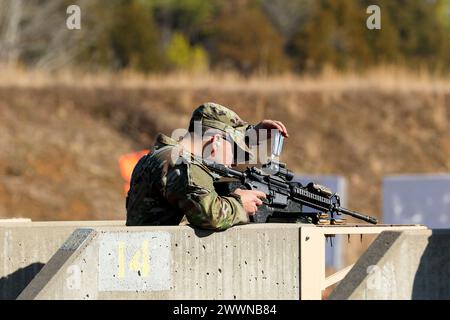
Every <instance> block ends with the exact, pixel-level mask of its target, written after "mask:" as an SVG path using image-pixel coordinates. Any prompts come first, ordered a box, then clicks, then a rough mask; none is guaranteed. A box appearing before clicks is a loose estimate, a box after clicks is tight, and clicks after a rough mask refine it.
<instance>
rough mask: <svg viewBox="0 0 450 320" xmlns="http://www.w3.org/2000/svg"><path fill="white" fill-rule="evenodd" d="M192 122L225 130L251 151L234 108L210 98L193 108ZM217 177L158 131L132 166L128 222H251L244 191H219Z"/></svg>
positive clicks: (219, 226)
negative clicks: (231, 108)
mask: <svg viewBox="0 0 450 320" xmlns="http://www.w3.org/2000/svg"><path fill="white" fill-rule="evenodd" d="M193 121H201V122H202V124H203V125H204V126H206V127H211V128H215V129H218V130H221V131H223V132H226V133H227V134H228V135H229V136H230V137H231V138H232V139H233V141H235V142H236V144H237V145H238V146H239V147H240V148H242V149H244V150H245V151H246V152H249V153H250V151H249V150H248V148H247V146H246V144H245V140H244V135H245V130H246V129H247V127H248V126H247V124H246V123H245V122H243V121H242V120H241V119H240V118H239V117H238V116H237V115H236V114H235V113H234V112H232V111H231V110H229V109H227V108H225V107H223V106H220V105H217V104H213V103H207V104H204V105H202V106H200V107H199V108H197V109H196V110H195V111H194V113H193V115H192V119H191V125H193ZM174 155H176V156H175V157H174ZM180 160H181V161H180ZM213 181H214V175H213V173H211V172H210V171H209V169H208V168H207V167H205V166H204V165H203V164H202V162H201V160H200V159H198V158H197V157H196V156H194V155H193V154H191V153H190V152H187V151H185V150H183V149H182V148H181V146H179V144H178V143H177V141H175V140H173V139H171V138H169V137H167V136H165V135H162V134H160V135H159V136H158V137H157V140H156V143H155V145H154V146H153V148H152V149H151V151H150V153H149V154H148V155H146V156H144V157H143V158H141V160H140V161H139V162H138V164H137V165H136V167H135V169H134V170H133V174H132V178H131V187H130V191H129V192H128V197H127V203H126V207H127V226H142V225H178V224H179V223H180V222H181V220H182V219H183V217H184V216H185V217H186V218H187V220H188V221H189V222H190V223H191V224H192V225H194V226H197V227H201V228H206V229H214V230H225V229H227V228H230V227H231V226H233V225H236V224H243V223H248V221H249V218H248V215H247V213H246V212H245V210H244V207H243V205H242V202H241V199H240V196H239V195H237V194H233V193H232V194H230V195H228V196H225V197H222V196H219V195H218V194H217V193H216V191H215V190H214V185H213Z"/></svg>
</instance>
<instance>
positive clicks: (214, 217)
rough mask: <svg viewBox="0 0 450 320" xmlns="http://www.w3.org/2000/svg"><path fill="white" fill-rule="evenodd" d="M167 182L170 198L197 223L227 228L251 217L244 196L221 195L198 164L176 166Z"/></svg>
mask: <svg viewBox="0 0 450 320" xmlns="http://www.w3.org/2000/svg"><path fill="white" fill-rule="evenodd" d="M166 183H167V184H166V195H165V196H166V199H167V200H168V202H169V203H170V204H171V205H174V206H177V207H179V208H180V210H182V211H183V212H184V214H185V215H186V217H187V219H188V221H189V223H191V224H193V225H195V226H198V227H201V228H206V229H214V230H225V229H228V228H230V227H232V226H233V225H237V224H243V223H248V221H249V219H248V215H247V213H246V212H245V210H244V207H243V206H242V202H241V200H240V197H239V196H238V195H234V194H232V195H229V196H227V197H220V196H219V195H218V194H217V193H216V191H215V190H214V185H213V179H212V177H211V176H210V175H209V174H208V173H207V172H206V171H205V170H204V169H203V168H201V167H200V166H198V165H195V164H182V165H178V166H176V167H175V168H173V169H172V170H170V172H169V173H168V175H167V182H166Z"/></svg>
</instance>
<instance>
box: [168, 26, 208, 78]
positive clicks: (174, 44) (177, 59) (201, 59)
mask: <svg viewBox="0 0 450 320" xmlns="http://www.w3.org/2000/svg"><path fill="white" fill-rule="evenodd" d="M166 59H167V62H168V63H169V65H170V67H171V68H172V69H174V70H181V71H195V72H200V71H207V70H208V56H207V53H206V51H205V50H204V49H203V48H201V47H200V46H190V44H189V42H188V41H187V40H186V38H185V37H184V36H183V35H182V34H181V33H175V34H173V36H172V39H171V41H170V42H169V45H168V47H167V49H166Z"/></svg>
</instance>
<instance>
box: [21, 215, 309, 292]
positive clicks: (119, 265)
mask: <svg viewBox="0 0 450 320" xmlns="http://www.w3.org/2000/svg"><path fill="white" fill-rule="evenodd" d="M302 226H305V225H301V224H264V225H258V224H250V225H244V226H236V227H233V228H231V229H228V230H226V231H224V232H211V231H207V230H198V229H193V228H191V227H189V226H169V227H133V228H115V227H101V228H100V227H99V228H95V229H93V228H91V229H78V230H76V231H75V232H74V233H73V234H72V235H71V236H70V238H69V239H68V240H67V241H66V242H65V243H64V244H63V245H62V246H61V248H60V249H59V250H58V252H57V253H56V254H55V255H54V256H53V257H52V259H51V260H50V261H49V262H48V263H47V265H46V266H45V267H44V268H43V269H42V270H41V272H39V274H38V275H37V276H36V277H35V279H33V281H32V282H31V283H30V284H29V286H28V287H27V288H26V289H25V290H24V291H23V292H22V294H21V295H20V297H19V298H20V299H231V300H232V299H299V285H300V280H299V261H300V245H299V237H300V229H301V228H302ZM307 227H308V228H311V226H310V225H308V226H307Z"/></svg>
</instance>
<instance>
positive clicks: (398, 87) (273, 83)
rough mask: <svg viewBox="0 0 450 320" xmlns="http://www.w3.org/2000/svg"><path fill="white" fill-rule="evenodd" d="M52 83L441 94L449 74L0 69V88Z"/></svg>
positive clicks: (394, 69)
mask: <svg viewBox="0 0 450 320" xmlns="http://www.w3.org/2000/svg"><path fill="white" fill-rule="evenodd" d="M54 85H59V86H60V85H63V86H70V87H85V88H86V87H88V88H93V87H95V88H102V87H103V88H104V87H107V88H110V87H120V88H127V89H182V90H200V89H214V90H222V91H243V90H245V91H256V92H258V91H263V92H267V91H269V92H278V91H321V92H324V91H327V92H330V91H342V90H348V89H355V90H359V89H374V90H382V91H402V92H410V91H427V92H430V91H433V92H435V91H446V92H448V91H449V90H450V76H449V77H443V76H436V75H432V74H431V73H430V72H429V71H427V70H426V69H420V68H419V69H418V70H407V69H404V68H399V67H395V66H380V67H376V68H372V69H369V70H367V71H365V72H363V73H354V72H347V73H343V72H339V71H336V70H334V69H332V68H326V69H325V70H324V71H323V72H322V73H320V74H318V75H316V76H312V75H307V76H298V75H293V74H282V75H275V76H253V77H243V76H241V75H239V74H236V73H207V74H184V73H175V74H152V75H143V74H139V73H135V72H132V71H123V72H119V73H109V72H105V73H96V74H91V73H85V72H80V71H77V70H71V71H69V70H61V71H59V72H55V73H52V74H49V73H47V72H44V71H41V70H23V69H18V68H7V67H3V68H2V67H1V66H0V86H3V87H5V86H15V87H27V88H43V87H48V86H54Z"/></svg>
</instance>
